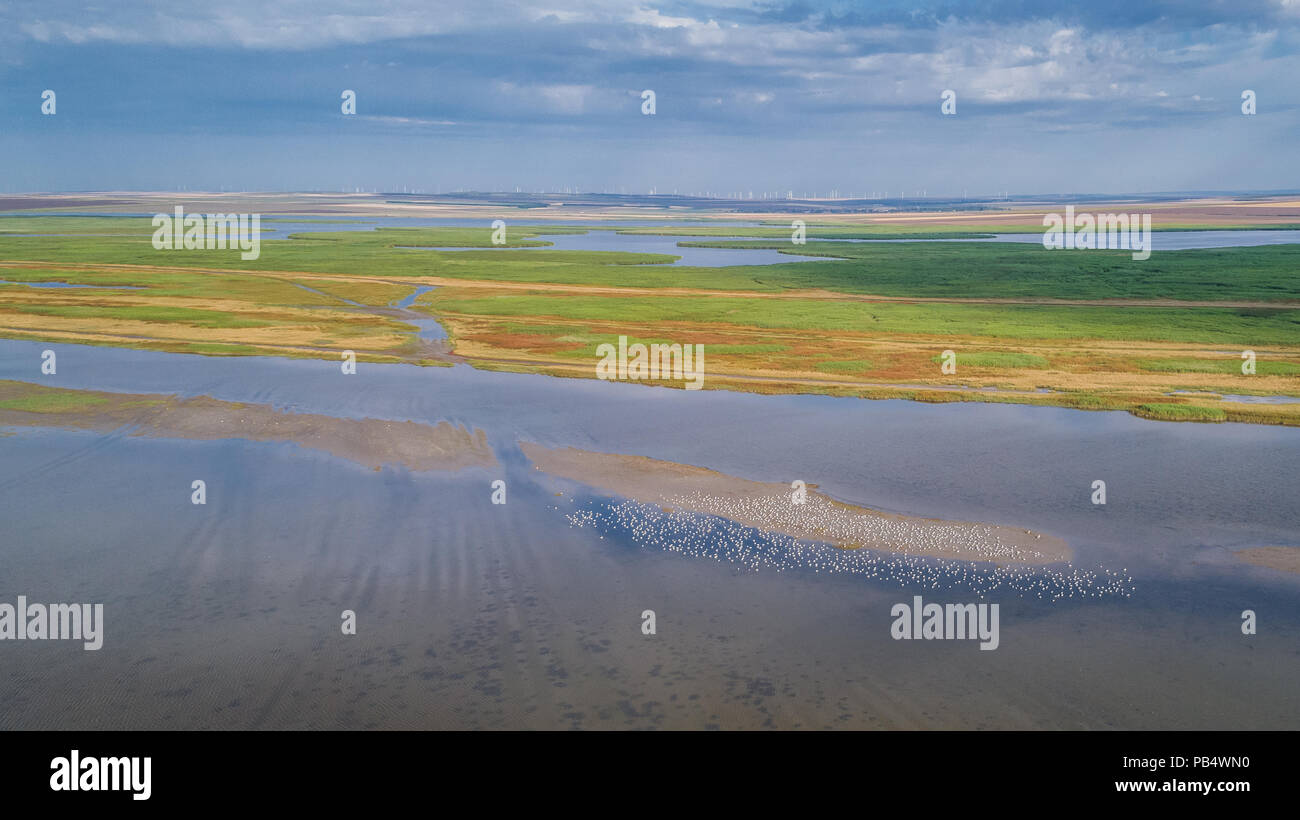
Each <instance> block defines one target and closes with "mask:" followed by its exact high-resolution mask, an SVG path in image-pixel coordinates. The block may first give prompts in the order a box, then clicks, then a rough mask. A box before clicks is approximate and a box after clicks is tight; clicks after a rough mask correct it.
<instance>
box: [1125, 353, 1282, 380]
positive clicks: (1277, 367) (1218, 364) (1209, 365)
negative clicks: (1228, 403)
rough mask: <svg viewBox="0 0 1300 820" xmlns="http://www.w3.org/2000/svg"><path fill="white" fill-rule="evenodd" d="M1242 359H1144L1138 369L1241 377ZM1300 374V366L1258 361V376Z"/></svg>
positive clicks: (1256, 367) (1256, 372) (1256, 363)
mask: <svg viewBox="0 0 1300 820" xmlns="http://www.w3.org/2000/svg"><path fill="white" fill-rule="evenodd" d="M1242 363H1243V362H1242V359H1241V358H1240V357H1239V356H1238V357H1229V356H1225V357H1224V358H1223V359H1143V360H1142V361H1139V362H1138V363H1137V365H1138V368H1139V369H1141V370H1147V371H1151V372H1155V373H1222V374H1226V375H1229V376H1240V375H1242V372H1241V365H1242ZM1297 373H1300V364H1295V363H1294V362H1273V361H1263V360H1257V361H1256V362H1255V374H1256V375H1258V376H1292V375H1295V374H1297Z"/></svg>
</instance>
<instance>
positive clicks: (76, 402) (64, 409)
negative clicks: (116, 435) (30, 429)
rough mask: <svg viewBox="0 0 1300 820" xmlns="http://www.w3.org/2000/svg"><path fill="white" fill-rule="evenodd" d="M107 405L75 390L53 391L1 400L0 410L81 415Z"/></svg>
mask: <svg viewBox="0 0 1300 820" xmlns="http://www.w3.org/2000/svg"><path fill="white" fill-rule="evenodd" d="M107 403H108V402H107V401H105V400H104V399H102V398H100V397H98V396H92V395H87V394H85V393H81V392H78V391H75V390H67V391H64V390H51V391H50V392H48V393H46V392H42V393H39V394H37V395H34V396H20V397H19V398H16V399H3V400H0V410H22V411H24V412H27V413H79V412H81V411H83V410H89V409H91V408H93V407H96V406H98V405H101V404H107Z"/></svg>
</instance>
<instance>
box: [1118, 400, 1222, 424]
mask: <svg viewBox="0 0 1300 820" xmlns="http://www.w3.org/2000/svg"><path fill="white" fill-rule="evenodd" d="M1133 414H1134V415H1136V416H1141V417H1142V418H1147V419H1156V420H1158V421H1212V422H1218V421H1227V420H1228V414H1227V413H1226V412H1224V411H1223V410H1221V409H1219V408H1218V407H1199V406H1196V405H1190V404H1163V403H1159V402H1157V403H1153V404H1139V405H1138V406H1137V407H1136V408H1135V409H1134V410H1133Z"/></svg>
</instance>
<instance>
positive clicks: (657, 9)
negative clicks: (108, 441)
mask: <svg viewBox="0 0 1300 820" xmlns="http://www.w3.org/2000/svg"><path fill="white" fill-rule="evenodd" d="M0 32H2V33H0V189H2V190H4V191H8V192H15V191H55V190H116V189H164V190H168V189H176V188H181V187H185V188H188V189H190V190H222V189H224V190H341V189H346V190H352V189H353V188H356V187H360V188H363V189H367V190H368V189H372V188H378V189H381V190H384V189H387V190H401V189H402V188H403V187H406V188H410V189H418V190H429V191H433V190H436V189H440V190H442V191H448V190H452V189H458V188H470V189H477V190H514V188H515V187H516V186H520V187H521V188H523V189H525V190H533V189H537V188H543V189H547V190H556V189H559V188H560V187H569V188H576V189H579V190H584V191H600V190H626V191H629V192H645V191H647V190H648V189H650V188H654V189H656V190H657V191H658V192H660V193H671V192H672V191H674V190H677V191H680V192H682V193H685V192H688V191H689V192H703V191H706V190H708V191H713V192H718V193H728V192H734V191H741V192H748V191H753V192H755V194H756V195H757V194H758V192H761V191H781V192H785V191H787V190H792V189H793V190H794V191H795V192H796V193H803V192H809V193H811V192H813V191H816V192H818V193H821V194H825V193H827V192H829V191H830V190H831V189H838V190H839V191H840V192H841V193H844V194H847V193H862V192H885V191H888V192H889V193H890V194H891V195H897V194H898V193H899V192H900V191H906V192H907V193H908V194H911V193H913V192H915V191H920V190H925V191H927V192H928V193H929V194H930V195H940V196H947V195H960V194H961V193H962V192H963V191H967V192H969V194H970V195H972V196H979V195H987V194H990V193H992V192H995V191H1003V190H1007V191H1011V192H1013V193H1072V192H1073V193H1105V192H1113V193H1120V192H1151V191H1174V190H1243V189H1294V188H1298V187H1300V175H1298V174H1297V172H1298V171H1300V152H1297V150H1296V146H1297V144H1298V143H1300V139H1298V137H1300V88H1297V83H1296V81H1295V78H1297V77H1300V0H1232V2H1228V1H1226V0H1224V1H1222V2H1221V1H1219V0H1214V1H1212V2H1211V1H1210V0H1184V1H1182V2H1152V3H1135V2H1120V1H1119V0H1100V2H1088V3H1080V4H1042V3H1034V2H1027V0H986V1H985V2H965V1H963V0H948V2H929V3H926V2H920V3H903V2H893V1H892V0H891V1H890V2H878V3H867V2H857V3H845V2H829V3H828V2H814V1H813V0H807V1H802V0H801V1H800V2H791V3H783V2H740V1H739V0H734V1H726V0H724V2H718V3H707V2H672V3H653V2H644V3H638V2H635V0H633V2H606V1H605V0H536V2H501V0H468V1H467V2H460V0H452V1H451V2H438V3H428V2H408V1H407V0H257V1H256V2H254V1H253V0H225V1H224V2H213V1H212V0H204V2H190V1H189V0H168V2H130V1H129V0H126V1H125V2H120V3H110V2H100V3H99V4H97V5H92V6H89V7H87V6H86V5H84V4H82V3H76V2H68V0H39V2H27V1H26V0H23V1H22V2H10V3H6V4H4V5H3V6H0ZM47 88H48V89H53V90H54V91H55V92H56V94H57V113H56V114H55V115H54V116H42V115H41V113H40V106H41V92H42V91H43V90H44V89H47ZM343 89H353V90H355V91H356V93H357V114H356V116H353V117H345V116H343V114H342V113H341V111H340V102H341V101H340V98H339V97H340V93H341V92H342V90H343ZM643 89H653V90H654V91H655V93H656V95H657V113H656V114H655V115H654V116H653V117H649V116H644V115H642V114H641V97H640V94H641V91H642V90H643ZM944 89H952V90H954V91H955V92H956V94H957V114H956V116H953V117H946V116H943V115H942V114H941V113H940V94H941V92H942V91H943V90H944ZM1245 89H1251V90H1253V91H1255V92H1256V95H1257V106H1258V107H1257V111H1258V113H1257V114H1256V115H1255V116H1253V117H1247V116H1243V115H1242V113H1241V93H1242V91H1243V90H1245Z"/></svg>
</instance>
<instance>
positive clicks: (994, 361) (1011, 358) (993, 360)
mask: <svg viewBox="0 0 1300 820" xmlns="http://www.w3.org/2000/svg"><path fill="white" fill-rule="evenodd" d="M954 352H956V353H957V364H958V365H965V366H967V367H1003V368H1021V367H1047V359H1046V358H1044V357H1042V356H1036V355H1034V354H1032V353H998V352H985V353H964V352H958V351H954ZM942 360H943V356H942V355H939V356H934V357H932V358H931V359H930V361H932V362H942Z"/></svg>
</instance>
